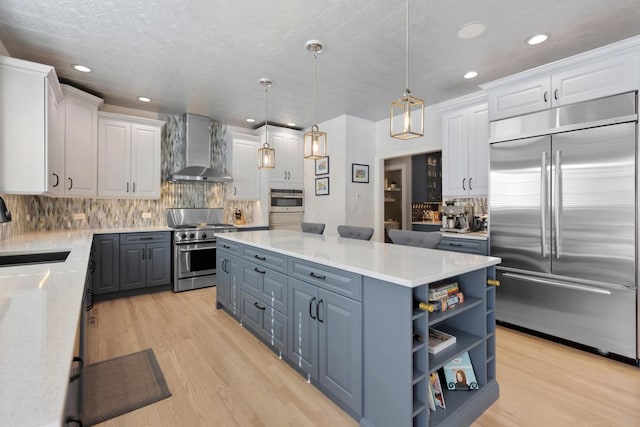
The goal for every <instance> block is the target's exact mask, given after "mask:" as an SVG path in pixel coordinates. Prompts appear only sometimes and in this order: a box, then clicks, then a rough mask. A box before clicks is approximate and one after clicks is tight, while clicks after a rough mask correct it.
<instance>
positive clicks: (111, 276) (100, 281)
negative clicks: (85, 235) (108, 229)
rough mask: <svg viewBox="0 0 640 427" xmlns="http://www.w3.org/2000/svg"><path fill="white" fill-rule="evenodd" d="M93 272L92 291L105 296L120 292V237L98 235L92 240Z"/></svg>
mask: <svg viewBox="0 0 640 427" xmlns="http://www.w3.org/2000/svg"><path fill="white" fill-rule="evenodd" d="M93 260H94V262H95V270H94V271H93V273H92V274H91V282H92V287H93V291H94V292H95V293H96V294H107V293H111V292H117V291H119V290H120V235H119V234H98V235H95V236H94V238H93Z"/></svg>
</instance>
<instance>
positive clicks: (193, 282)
mask: <svg viewBox="0 0 640 427" xmlns="http://www.w3.org/2000/svg"><path fill="white" fill-rule="evenodd" d="M223 218H224V210H223V209H221V208H204V209H200V208H192V209H185V208H181V209H167V225H168V226H169V227H171V228H173V229H175V230H176V231H175V232H174V233H173V291H174V292H180V291H187V290H191V289H199V288H206V287H211V286H215V285H216V280H215V274H216V234H217V233H228V232H231V231H235V230H236V228H235V227H234V226H233V225H231V224H225V223H223Z"/></svg>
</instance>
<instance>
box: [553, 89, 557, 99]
mask: <svg viewBox="0 0 640 427" xmlns="http://www.w3.org/2000/svg"><path fill="white" fill-rule="evenodd" d="M553 99H555V100H556V101H557V100H558V89H556V90H554V91H553Z"/></svg>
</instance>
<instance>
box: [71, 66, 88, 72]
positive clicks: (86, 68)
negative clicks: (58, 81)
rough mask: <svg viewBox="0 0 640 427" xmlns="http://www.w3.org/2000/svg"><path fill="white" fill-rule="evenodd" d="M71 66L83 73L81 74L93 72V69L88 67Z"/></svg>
mask: <svg viewBox="0 0 640 427" xmlns="http://www.w3.org/2000/svg"><path fill="white" fill-rule="evenodd" d="M71 66H72V67H73V68H74V69H75V70H76V71H81V72H83V73H90V72H91V68H89V67H87V66H86V65H80V64H71Z"/></svg>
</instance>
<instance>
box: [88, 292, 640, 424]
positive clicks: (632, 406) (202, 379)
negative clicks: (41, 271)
mask: <svg viewBox="0 0 640 427" xmlns="http://www.w3.org/2000/svg"><path fill="white" fill-rule="evenodd" d="M214 301H215V288H207V289H200V290H196V291H188V292H182V293H178V294H174V293H173V292H162V293H156V294H151V295H142V296H137V297H132V298H126V299H120V300H114V301H106V302H101V303H97V304H96V306H95V308H94V309H93V311H92V314H93V315H94V316H95V320H96V322H95V323H94V324H91V325H90V326H89V340H88V362H89V363H94V362H97V361H100V360H104V359H109V358H112V357H115V356H120V355H124V354H128V353H132V352H135V351H139V350H143V349H145V348H148V347H151V348H153V350H154V352H155V355H156V357H157V359H158V362H159V364H160V366H161V368H162V371H163V373H164V375H165V378H166V380H167V383H168V385H169V389H170V390H171V392H172V393H173V395H172V396H171V397H170V398H168V399H165V400H163V401H160V402H157V403H155V404H152V405H149V406H146V407H144V408H141V409H138V410H136V411H133V412H130V413H128V414H125V415H122V416H120V417H117V418H114V419H112V420H109V421H107V422H105V423H102V424H100V425H101V426H127V427H129V426H183V425H184V426H187V425H188V426H224V427H227V426H231V427H233V426H279V427H280V426H296V427H298V426H332V427H336V426H357V425H358V423H357V422H356V421H355V420H353V419H352V418H350V417H349V416H347V415H346V414H345V413H344V412H343V411H341V410H340V409H339V408H338V407H337V406H336V405H334V404H333V403H332V402H331V401H330V400H329V399H327V398H326V397H325V396H324V395H323V394H322V393H320V392H319V391H318V390H317V389H316V388H315V387H313V386H311V385H309V384H307V382H306V380H305V379H304V378H302V376H300V375H299V374H297V373H296V372H295V371H293V369H291V368H290V367H289V366H288V365H287V364H286V363H284V362H282V361H280V360H278V358H277V356H275V355H274V354H273V353H272V352H271V351H269V350H268V349H267V348H266V347H265V346H264V345H263V344H262V343H260V342H259V341H258V340H257V339H256V338H254V337H253V336H252V335H251V334H250V333H249V332H248V331H246V330H245V329H244V328H242V327H240V326H239V325H238V324H237V323H236V322H235V321H234V320H233V319H232V318H231V317H230V316H228V315H227V314H226V313H224V312H222V311H220V310H215V308H214ZM497 347H498V348H497V371H498V382H499V384H500V398H499V400H498V401H497V402H496V403H495V404H494V405H493V406H492V407H491V408H490V409H489V410H487V411H486V412H485V413H484V414H483V415H482V417H480V418H479V419H478V421H477V422H476V423H475V424H474V426H482V427H495V426H586V425H589V426H638V425H640V369H638V368H636V367H633V366H630V365H626V364H623V363H620V362H616V361H612V360H609V359H606V358H603V357H600V356H597V355H593V354H589V353H585V352H582V351H579V350H575V349H572V348H569V347H566V346H563V345H560V344H556V343H552V342H549V341H546V340H543V339H540V338H535V337H531V336H528V335H525V334H522V333H519V332H515V331H512V330H510V329H505V328H498V332H497ZM380 427H395V426H380Z"/></svg>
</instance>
